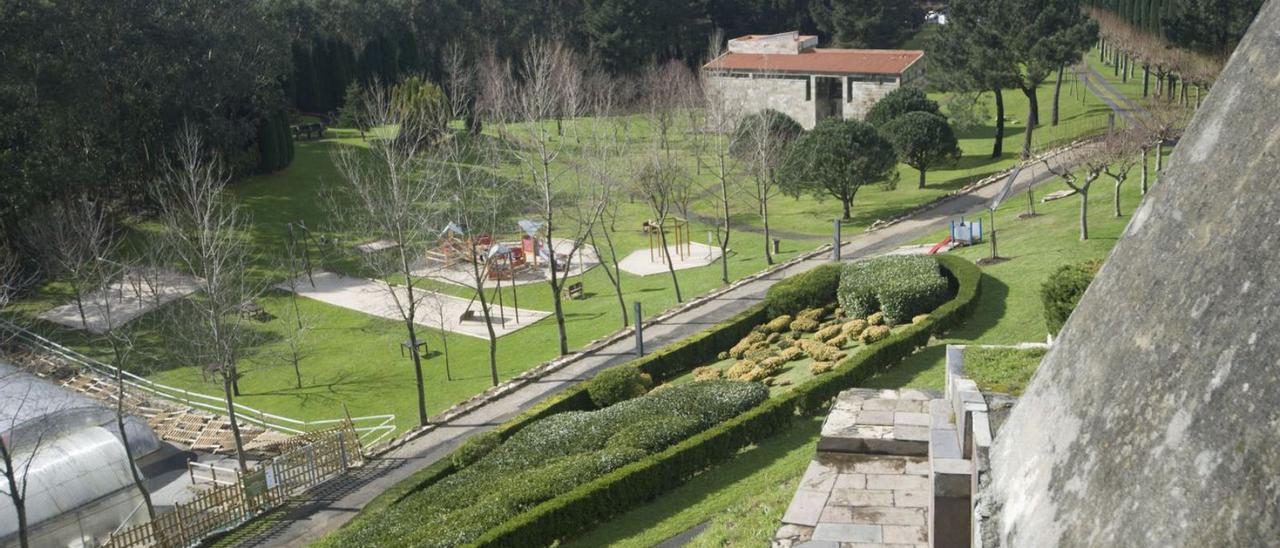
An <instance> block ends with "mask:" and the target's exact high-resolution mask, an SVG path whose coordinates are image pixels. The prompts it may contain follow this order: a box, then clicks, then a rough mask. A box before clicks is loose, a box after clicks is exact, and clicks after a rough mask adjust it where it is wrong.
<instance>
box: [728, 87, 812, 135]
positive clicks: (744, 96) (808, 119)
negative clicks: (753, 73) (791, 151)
mask: <svg viewBox="0 0 1280 548" xmlns="http://www.w3.org/2000/svg"><path fill="white" fill-rule="evenodd" d="M709 78H710V81H711V82H712V83H713V85H715V86H716V87H717V88H718V89H719V90H720V91H721V93H723V94H724V97H725V99H726V100H727V101H729V104H730V105H732V106H731V107H730V108H729V109H728V110H729V111H731V112H734V113H736V114H737V115H739V116H745V115H747V114H752V113H755V112H759V111H762V110H765V109H773V110H776V111H778V112H781V113H783V114H786V115H787V116H790V117H791V118H792V119H794V120H795V121H796V122H798V123H799V124H800V125H801V126H803V127H804V128H805V129H813V125H814V124H815V123H816V121H817V120H816V116H815V113H816V110H815V107H814V102H813V101H812V100H809V101H806V100H805V87H806V86H807V85H809V83H808V80H807V79H783V78H744V77H730V76H710V77H709ZM811 97H812V95H811Z"/></svg>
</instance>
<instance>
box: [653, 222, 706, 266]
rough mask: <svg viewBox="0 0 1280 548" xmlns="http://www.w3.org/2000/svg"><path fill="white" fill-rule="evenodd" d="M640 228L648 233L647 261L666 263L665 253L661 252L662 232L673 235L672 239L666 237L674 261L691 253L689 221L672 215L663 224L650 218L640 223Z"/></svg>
mask: <svg viewBox="0 0 1280 548" xmlns="http://www.w3.org/2000/svg"><path fill="white" fill-rule="evenodd" d="M640 228H641V230H643V231H644V232H645V234H648V235H649V261H650V262H655V263H662V264H666V263H667V254H666V253H663V252H662V242H663V239H664V238H663V235H664V233H668V234H671V235H672V236H674V237H675V238H674V241H673V240H672V239H670V238H668V239H666V242H667V247H668V248H670V249H671V250H672V251H675V253H674V255H675V257H678V259H676V262H683V261H685V260H686V258H687V257H689V256H691V255H693V238H692V231H691V230H689V221H686V220H684V219H680V218H678V217H672V218H671V219H669V220H667V222H666V223H664V224H661V225H660V224H658V223H655V222H653V221H651V220H646V221H645V222H644V224H641V225H640Z"/></svg>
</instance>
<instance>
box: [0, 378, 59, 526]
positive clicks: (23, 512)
mask: <svg viewBox="0 0 1280 548" xmlns="http://www.w3.org/2000/svg"><path fill="white" fill-rule="evenodd" d="M19 375H20V373H18V372H17V370H16V369H15V370H14V372H13V373H11V374H8V375H4V376H0V388H3V387H4V385H7V384H10V383H13V384H15V385H18V386H17V388H15V389H12V390H6V392H13V393H12V394H8V395H7V397H8V398H10V401H9V402H8V403H7V404H6V407H8V408H9V409H12V410H14V411H15V412H14V414H13V416H11V417H6V418H7V419H8V423H7V424H0V434H3V435H0V464H2V465H3V468H0V473H2V474H3V475H4V480H5V482H4V486H3V487H0V494H3V495H5V496H6V497H8V498H9V501H10V502H12V503H13V508H14V512H15V514H17V519H18V545H19V546H21V547H22V548H28V547H29V546H31V539H30V533H31V531H30V529H31V525H30V524H29V523H28V521H27V486H28V485H29V483H30V482H28V481H27V479H28V478H29V477H30V474H31V466H32V464H34V463H35V461H36V458H37V456H38V455H39V453H40V450H41V449H42V448H43V446H44V442H45V436H46V434H47V433H48V428H47V426H45V424H47V423H46V422H45V421H42V420H39V419H37V420H31V421H22V422H19V421H20V420H21V419H20V417H22V416H23V415H24V413H22V410H23V409H30V408H38V407H39V406H40V405H41V404H40V402H39V401H38V400H37V399H36V398H35V397H34V395H33V394H32V393H31V392H32V390H31V388H32V385H31V384H30V383H29V382H26V381H25V380H24V379H21V378H19Z"/></svg>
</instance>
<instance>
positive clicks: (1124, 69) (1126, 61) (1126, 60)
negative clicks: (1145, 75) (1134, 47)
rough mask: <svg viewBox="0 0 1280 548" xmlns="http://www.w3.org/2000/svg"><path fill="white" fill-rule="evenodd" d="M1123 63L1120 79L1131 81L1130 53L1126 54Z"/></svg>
mask: <svg viewBox="0 0 1280 548" xmlns="http://www.w3.org/2000/svg"><path fill="white" fill-rule="evenodd" d="M1123 63H1124V64H1123V66H1121V67H1120V81H1121V82H1128V81H1129V55H1128V54H1125V55H1124V56H1123Z"/></svg>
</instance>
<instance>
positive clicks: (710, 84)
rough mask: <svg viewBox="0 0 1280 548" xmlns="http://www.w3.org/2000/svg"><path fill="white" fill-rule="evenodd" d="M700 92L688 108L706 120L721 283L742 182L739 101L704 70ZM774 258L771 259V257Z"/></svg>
mask: <svg viewBox="0 0 1280 548" xmlns="http://www.w3.org/2000/svg"><path fill="white" fill-rule="evenodd" d="M722 41H723V36H722V35H721V34H720V33H719V32H716V33H714V34H713V35H712V37H711V44H710V46H709V47H708V49H707V60H708V61H714V60H715V59H718V58H720V54H721V53H722V51H721V42H722ZM693 89H695V90H696V91H697V92H698V93H697V96H698V97H699V98H701V99H702V105H701V106H702V108H701V109H689V110H690V111H691V112H697V111H701V112H703V113H705V114H704V116H703V122H704V124H705V129H706V135H707V139H703V140H705V141H707V143H708V146H707V149H708V150H709V152H710V154H711V157H712V161H713V162H714V164H713V165H712V169H711V171H712V173H713V174H714V175H715V179H716V190H717V198H718V201H717V202H716V209H717V213H719V219H717V221H719V223H718V226H717V230H716V242H717V244H719V246H720V281H721V283H725V284H727V283H729V237H730V236H731V235H732V222H731V221H732V220H733V212H732V209H731V206H732V204H733V200H731V197H733V196H736V195H737V194H738V193H739V192H740V191H741V189H740V188H739V187H740V186H741V184H742V180H741V178H740V175H741V174H740V170H739V165H738V158H737V157H736V156H735V155H734V154H733V150H734V149H736V148H738V145H737V143H736V142H735V141H736V140H737V138H738V132H736V131H734V130H735V127H734V126H735V125H736V122H737V120H738V118H739V114H740V112H739V111H740V108H739V106H740V103H739V102H737V101H735V100H734V99H732V98H730V97H729V96H728V95H727V94H726V93H725V91H724V89H723V88H722V87H720V86H717V85H716V84H715V79H713V78H710V77H708V76H707V75H706V74H705V73H703V75H702V77H701V78H700V79H699V80H698V86H695V87H694V88H693ZM700 129H702V128H698V127H696V126H695V127H691V128H690V130H691V131H693V132H694V133H695V134H699V133H702V132H700V131H699V130H700ZM768 248H769V238H768V235H767V234H766V236H765V255H766V256H769V249H768ZM770 260H772V259H770Z"/></svg>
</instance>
